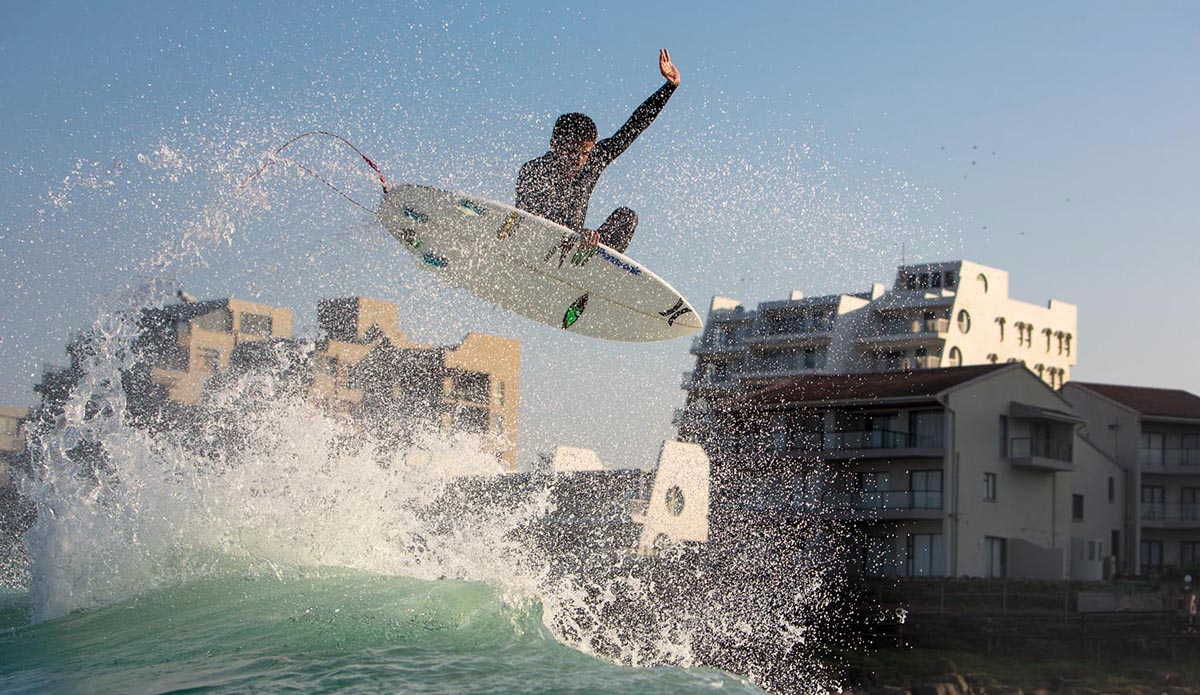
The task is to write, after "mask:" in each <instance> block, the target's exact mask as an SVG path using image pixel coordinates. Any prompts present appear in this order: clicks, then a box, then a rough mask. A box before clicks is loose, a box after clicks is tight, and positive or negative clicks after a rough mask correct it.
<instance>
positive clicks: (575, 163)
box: [561, 140, 596, 170]
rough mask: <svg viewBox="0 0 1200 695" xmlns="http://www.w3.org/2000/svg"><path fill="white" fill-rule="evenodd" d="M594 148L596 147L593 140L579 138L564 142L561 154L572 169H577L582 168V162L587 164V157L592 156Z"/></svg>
mask: <svg viewBox="0 0 1200 695" xmlns="http://www.w3.org/2000/svg"><path fill="white" fill-rule="evenodd" d="M594 149H596V141H595V140H580V141H577V142H569V143H566V145H565V146H564V147H563V149H562V152H561V154H562V155H563V156H564V157H566V158H567V160H568V161H569V162H570V163H571V166H572V167H573V168H574V169H576V170H579V169H582V168H583V165H584V164H587V161H588V157H591V156H592V150H594Z"/></svg>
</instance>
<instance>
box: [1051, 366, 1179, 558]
mask: <svg viewBox="0 0 1200 695" xmlns="http://www.w3.org/2000/svg"><path fill="white" fill-rule="evenodd" d="M1062 393H1063V396H1064V397H1065V398H1066V399H1067V400H1068V401H1069V402H1070V403H1071V405H1072V406H1073V407H1074V410H1075V412H1077V413H1079V414H1080V415H1081V416H1082V417H1083V418H1084V419H1085V420H1086V422H1087V426H1086V437H1087V439H1088V440H1089V441H1091V442H1092V443H1094V444H1095V446H1097V447H1099V448H1100V449H1101V450H1102V451H1104V452H1105V453H1106V454H1107V455H1108V456H1110V457H1112V458H1113V459H1114V460H1115V461H1116V462H1117V463H1118V464H1119V465H1120V467H1121V469H1122V470H1123V472H1124V475H1125V477H1126V480H1127V481H1128V482H1127V485H1128V487H1129V490H1130V493H1131V494H1130V495H1129V498H1128V501H1127V504H1126V508H1125V523H1124V532H1125V535H1124V539H1123V540H1124V544H1125V550H1124V553H1123V554H1122V557H1123V558H1124V559H1125V560H1126V561H1125V562H1124V563H1123V564H1124V571H1126V572H1128V573H1135V572H1136V573H1137V574H1140V575H1149V576H1153V575H1159V574H1161V573H1163V572H1164V571H1165V570H1167V569H1172V568H1174V569H1178V570H1183V571H1189V572H1196V571H1200V397H1197V396H1196V395H1194V394H1191V393H1188V392H1186V391H1181V390H1178V389H1160V388H1145V387H1138V386H1120V385H1114V384H1095V383H1083V382H1070V383H1068V384H1067V385H1066V386H1064V387H1063V389H1062Z"/></svg>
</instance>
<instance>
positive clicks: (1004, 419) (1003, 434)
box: [1000, 415, 1008, 458]
mask: <svg viewBox="0 0 1200 695" xmlns="http://www.w3.org/2000/svg"><path fill="white" fill-rule="evenodd" d="M1000 458H1008V416H1007V415H1001V416H1000Z"/></svg>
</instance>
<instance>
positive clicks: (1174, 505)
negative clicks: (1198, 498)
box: [1141, 502, 1200, 525]
mask: <svg viewBox="0 0 1200 695" xmlns="http://www.w3.org/2000/svg"><path fill="white" fill-rule="evenodd" d="M1141 517H1142V521H1190V522H1194V523H1196V524H1197V525H1200V502H1184V503H1179V502H1170V503H1168V502H1142V505H1141Z"/></svg>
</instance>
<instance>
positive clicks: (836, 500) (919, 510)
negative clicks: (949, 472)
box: [826, 489, 945, 521]
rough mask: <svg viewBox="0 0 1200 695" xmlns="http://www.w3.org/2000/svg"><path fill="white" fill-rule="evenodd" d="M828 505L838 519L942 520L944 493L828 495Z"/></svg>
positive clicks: (938, 491) (919, 491)
mask: <svg viewBox="0 0 1200 695" xmlns="http://www.w3.org/2000/svg"><path fill="white" fill-rule="evenodd" d="M826 503H827V504H828V507H829V509H830V511H831V512H832V513H833V515H834V516H835V517H837V518H844V519H853V520H858V521H872V520H878V521H896V520H904V519H941V518H942V517H943V516H945V511H944V510H943V504H942V491H941V490H937V489H934V490H877V491H873V492H855V493H843V494H840V495H829V496H828V497H827V498H826Z"/></svg>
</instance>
